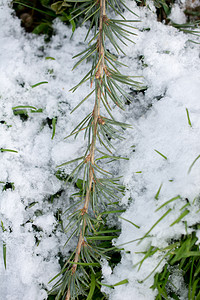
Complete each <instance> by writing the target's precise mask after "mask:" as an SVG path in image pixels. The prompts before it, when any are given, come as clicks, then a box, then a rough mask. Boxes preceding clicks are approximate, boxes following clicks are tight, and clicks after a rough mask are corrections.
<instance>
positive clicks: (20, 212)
mask: <svg viewBox="0 0 200 300" xmlns="http://www.w3.org/2000/svg"><path fill="white" fill-rule="evenodd" d="M9 2H10V1H8V0H0V28H1V29H0V101H1V111H0V121H5V122H6V123H5V124H3V123H2V124H0V148H3V149H11V150H16V151H18V153H13V152H0V156H1V159H0V170H1V174H0V182H2V183H0V187H1V189H0V190H1V191H0V194H1V195H0V199H1V200H0V221H2V223H3V226H4V228H5V229H6V231H4V232H3V230H0V240H1V244H0V290H1V296H0V298H1V299H2V300H10V299H13V300H21V299H22V300H44V299H47V291H48V290H49V289H50V287H51V286H50V285H49V284H48V282H49V280H50V279H51V278H52V277H53V276H55V275H56V274H57V273H58V272H59V270H60V265H59V257H58V253H59V252H62V253H63V254H67V252H68V251H69V250H70V246H68V247H66V248H65V249H63V245H64V244H65V242H66V239H67V237H66V236H65V234H64V233H63V232H62V228H61V226H60V225H59V224H58V222H57V219H56V214H57V213H58V209H59V208H61V207H62V208H63V211H64V210H65V209H66V208H67V206H68V204H69V195H70V190H69V191H68V187H67V186H66V185H64V184H62V183H61V181H59V180H58V179H57V178H56V176H55V172H56V171H57V168H56V166H57V165H59V164H62V163H64V162H65V161H68V160H72V159H74V158H76V157H78V156H81V153H82V150H83V149H85V142H84V141H83V140H82V139H80V140H74V139H73V138H70V139H66V140H64V138H65V137H66V136H67V135H68V134H69V133H70V131H71V130H72V129H73V128H74V127H75V126H76V125H77V123H78V122H79V119H80V120H81V117H82V116H83V115H86V114H88V113H89V112H90V111H89V105H88V102H87V103H84V105H83V106H82V108H81V109H80V110H77V111H75V112H74V113H73V114H70V112H71V110H72V108H73V107H75V106H76V105H77V104H78V103H79V102H80V101H81V100H82V99H83V97H84V96H85V95H87V94H88V86H87V85H83V86H82V87H81V89H79V90H77V91H76V92H75V94H72V93H71V92H69V90H70V88H72V87H73V86H74V85H76V84H77V83H78V82H79V81H80V79H82V77H83V75H84V74H85V73H86V72H87V70H88V69H89V68H90V66H89V63H88V64H87V63H83V64H82V65H80V66H79V67H78V68H77V69H75V70H74V71H71V70H72V68H73V65H74V63H75V60H73V59H72V57H73V55H75V54H77V53H78V52H80V51H82V50H83V49H85V44H84V42H83V37H84V36H85V33H86V28H85V27H82V28H78V29H77V30H76V31H75V34H74V36H73V38H71V39H70V37H71V28H69V27H67V26H65V25H63V24H62V23H61V22H59V21H55V23H54V28H55V30H56V35H54V36H53V37H52V40H51V41H50V42H49V43H48V44H45V42H44V39H43V37H41V36H34V35H31V34H25V32H24V30H23V29H22V28H21V27H20V21H19V20H18V19H17V18H16V17H13V11H12V9H11V8H10V7H9V5H8V4H9ZM127 3H128V4H127V5H128V6H129V7H130V8H131V9H133V10H134V12H135V13H137V14H138V15H139V16H140V19H141V22H140V23H137V25H136V27H138V30H137V31H136V32H137V36H136V37H133V39H134V41H135V44H131V43H130V44H129V45H128V47H125V46H123V47H124V51H125V52H126V53H127V56H126V57H121V61H122V62H123V63H125V64H128V65H129V68H128V69H126V68H123V70H122V71H123V72H125V73H128V74H130V75H134V76H143V78H140V79H139V80H140V81H141V82H142V83H143V85H144V86H147V90H146V92H145V93H144V94H142V93H139V94H138V95H136V96H135V100H134V101H133V103H131V104H130V105H129V106H127V107H126V111H125V112H119V111H118V110H116V109H115V115H116V117H118V118H119V119H120V120H121V121H125V122H127V123H129V124H131V125H132V126H133V129H132V130H127V131H126V132H125V137H126V140H125V141H122V142H120V146H119V144H117V146H118V148H119V151H118V150H117V151H118V152H119V153H120V154H121V155H126V156H127V157H129V161H127V162H126V161H125V162H124V161H123V162H122V163H121V164H120V166H117V165H116V166H114V168H115V171H118V173H119V174H120V175H123V176H124V179H123V180H124V184H125V185H126V187H127V194H126V195H125V197H124V198H123V199H122V203H124V204H126V205H127V211H126V212H125V213H124V214H123V215H122V216H123V217H124V218H126V219H128V220H130V221H132V222H133V223H135V224H137V225H138V226H140V229H138V228H136V227H134V226H133V225H131V224H130V223H128V222H126V221H123V220H121V226H122V233H121V235H120V237H119V239H118V240H117V241H116V244H117V245H120V244H123V243H128V242H130V241H132V240H136V239H138V238H141V237H142V236H144V235H145V234H146V232H148V231H149V230H150V228H151V227H152V226H153V225H154V224H155V222H156V221H157V220H159V219H160V218H161V217H162V216H163V215H164V213H166V212H167V211H168V209H171V211H170V212H169V213H168V215H167V216H166V217H165V218H163V219H162V220H161V221H160V222H159V224H158V225H157V226H155V227H154V228H153V229H152V231H151V237H149V238H146V239H144V240H143V241H142V242H141V243H138V242H132V243H128V244H126V245H124V249H125V251H124V252H123V255H122V261H121V263H120V264H119V265H118V266H117V267H115V269H114V270H113V272H112V271H111V269H110V267H109V266H108V264H107V262H105V261H103V262H102V266H103V268H102V270H103V276H104V283H106V284H115V283H116V282H119V281H121V280H124V279H128V281H129V283H127V284H126V285H119V286H116V287H115V288H114V289H109V288H105V287H104V288H103V290H105V291H106V293H107V294H108V295H109V299H110V300H113V299H115V300H118V299H120V300H121V299H127V300H133V299H137V300H147V299H148V300H153V299H155V295H156V291H153V290H152V289H150V288H149V287H150V286H151V285H152V284H153V276H150V277H149V278H148V279H147V280H146V281H144V282H143V283H139V280H143V279H144V278H145V277H146V276H147V275H149V273H150V272H151V271H152V270H153V269H154V268H155V266H156V265H157V264H158V262H159V261H160V259H161V258H162V254H155V255H154V256H153V257H151V258H150V259H147V260H146V261H145V262H144V263H143V265H142V267H141V269H140V270H139V271H138V268H137V267H135V264H137V263H138V262H139V261H140V259H142V257H143V255H142V254H136V252H139V251H145V250H147V248H148V247H149V246H150V245H153V246H155V247H160V248H164V247H166V246H167V245H168V243H169V241H170V239H172V238H179V237H180V236H181V234H185V224H184V223H183V222H179V223H177V224H175V225H174V226H170V224H172V223H173V222H174V221H175V220H176V219H177V218H178V217H179V215H180V213H181V211H180V209H181V208H182V206H183V205H184V204H186V200H185V199H186V198H187V199H188V201H189V203H190V206H189V207H188V209H189V210H190V213H189V214H188V215H187V216H186V217H184V219H183V220H184V221H187V224H188V226H190V225H192V224H195V223H197V222H199V214H197V213H196V211H197V210H198V209H199V203H198V199H197V200H196V201H194V199H195V198H196V197H198V196H199V193H200V188H199V180H200V176H199V168H200V160H197V161H196V163H195V164H194V166H193V167H192V169H191V171H190V172H189V173H188V170H189V168H190V166H191V164H192V162H193V161H194V160H195V158H196V157H198V155H199V154H200V139H199V136H200V118H199V115H200V101H199V100H200V99H199V95H200V64H199V45H198V44H194V43H192V42H189V41H188V40H191V39H193V40H196V41H198V37H195V36H194V37H193V36H188V35H185V34H183V33H182V32H179V31H177V30H176V29H175V28H172V27H170V26H166V25H164V24H162V23H159V22H157V20H156V13H155V9H154V7H153V4H152V2H151V1H149V7H151V10H150V9H147V8H145V7H140V8H139V7H137V6H136V5H135V3H134V2H133V1H127ZM125 16H126V17H127V19H135V18H136V17H135V16H133V15H131V14H130V13H129V12H125ZM171 20H172V21H174V22H181V23H183V22H184V21H185V19H184V15H183V13H182V9H181V8H180V5H179V4H178V3H177V4H175V5H174V7H173V9H172V13H171ZM144 29H148V30H144ZM41 46H42V47H43V48H44V50H42V48H41ZM49 56H50V57H54V58H55V60H46V59H45V57H49ZM50 70H51V71H50ZM42 81H48V84H42V85H40V86H37V87H35V88H31V85H34V84H36V83H38V82H42ZM89 101H90V100H89ZM18 105H30V106H34V107H36V108H37V109H40V108H42V109H43V112H42V113H33V112H31V110H30V109H27V112H28V115H29V117H28V119H27V120H26V121H22V120H21V119H20V117H19V116H15V115H14V114H13V110H12V107H14V106H18ZM186 109H188V112H189V116H190V120H191V124H192V127H191V126H190V125H189V124H188V118H187V113H186ZM54 117H57V124H56V134H55V137H54V139H52V128H50V127H49V126H48V123H47V118H49V119H52V118H54ZM133 145H134V146H135V147H134V148H133V147H132V146H133ZM133 149H134V152H133ZM155 150H157V151H159V152H161V153H162V154H163V155H165V156H166V157H167V159H164V158H163V157H162V156H161V155H159V154H158V153H157V152H156V151H155ZM66 170H67V171H68V169H67V168H66ZM127 170H128V171H127ZM6 182H9V183H14V187H15V189H14V190H11V189H7V190H4V191H3V190H2V189H3V186H4V185H5V184H6ZM161 184H162V187H161V191H160V194H159V198H158V200H156V199H155V195H156V193H157V191H158V188H159V187H160V185H161ZM61 190H64V191H63V193H62V195H61V197H59V198H55V199H54V200H53V202H51V200H50V198H49V197H50V196H51V195H54V194H56V193H57V192H60V191H61ZM178 195H180V199H177V200H175V201H173V202H171V203H170V204H168V205H167V206H164V207H163V208H162V209H160V210H158V211H156V209H157V208H159V207H160V206H161V205H162V204H164V203H165V202H166V201H168V200H169V199H171V198H173V197H176V196H178ZM190 231H191V229H189V228H188V232H190ZM197 237H198V238H200V233H199V231H198V232H197ZM3 241H4V242H5V243H6V248H7V268H6V270H5V268H4V263H3V252H2V250H1V249H2V242H3ZM71 246H73V242H72V243H71ZM126 251H129V253H127V252H126ZM164 263H165V261H163V262H162V263H161V264H160V266H159V268H158V269H157V271H159V270H161V269H162V267H163V265H164ZM175 275H176V276H174V278H173V280H174V282H180V285H181V284H182V282H181V279H180V280H179V278H181V276H180V274H178V273H176V274H175ZM181 290H182V297H184V295H185V290H184V287H182V288H181ZM183 299H184V298H183Z"/></svg>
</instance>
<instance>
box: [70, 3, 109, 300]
mask: <svg viewBox="0 0 200 300" xmlns="http://www.w3.org/2000/svg"><path fill="white" fill-rule="evenodd" d="M99 5H100V18H99V36H98V52H99V61H98V63H97V66H98V71H97V72H98V75H99V77H98V79H97V86H96V88H97V97H96V99H95V105H94V110H93V137H92V142H91V146H90V153H89V155H88V156H87V158H88V159H89V161H90V169H89V185H88V187H87V190H86V196H85V202H84V206H83V209H82V215H83V216H84V214H85V213H87V212H88V207H89V203H90V194H91V190H92V183H93V182H95V180H94V169H93V165H94V157H95V148H96V136H97V127H98V121H99V118H101V117H100V102H101V87H100V85H101V84H102V83H101V79H102V78H103V75H104V71H105V64H104V46H103V20H104V19H105V17H106V6H105V0H100V4H99ZM85 228H86V220H85V219H84V221H83V225H82V229H81V231H80V235H79V239H78V244H77V248H76V253H75V257H74V264H73V265H72V276H73V275H74V273H75V272H76V269H77V266H78V265H77V262H78V260H79V256H80V252H81V248H82V246H83V244H84V234H85ZM70 297H71V291H70V286H69V287H68V291H67V295H66V298H65V300H70Z"/></svg>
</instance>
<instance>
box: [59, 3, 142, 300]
mask: <svg viewBox="0 0 200 300" xmlns="http://www.w3.org/2000/svg"><path fill="white" fill-rule="evenodd" d="M64 2H66V1H64ZM68 2H74V0H70V1H68ZM76 3H77V7H76V8H75V10H74V12H72V15H73V18H76V17H77V16H79V15H81V14H83V15H84V18H83V22H86V21H87V20H90V27H89V29H88V32H87V35H86V38H87V37H88V36H89V33H90V31H91V30H93V34H94V36H93V38H92V39H91V40H90V41H89V43H88V47H87V49H85V50H84V51H82V52H81V53H79V54H77V55H75V56H74V58H79V60H78V61H77V62H76V64H75V66H74V68H76V67H77V66H79V64H81V63H82V62H83V61H84V60H86V59H88V58H90V59H92V67H91V69H90V70H89V72H88V73H87V74H86V75H85V76H84V77H83V79H82V80H81V81H80V82H79V83H78V84H77V85H76V86H75V87H74V88H72V92H74V91H75V90H76V89H77V88H78V87H80V86H81V85H82V84H83V83H85V82H87V81H89V82H90V85H91V88H93V89H92V91H91V92H90V93H88V95H87V96H86V97H85V98H84V99H83V100H82V101H81V102H80V103H79V104H78V105H77V106H76V107H75V108H74V109H73V110H72V112H73V111H74V110H76V109H78V108H79V107H80V105H82V104H83V103H84V102H85V101H87V100H88V99H89V98H91V96H92V97H94V107H93V109H92V111H91V112H90V113H89V114H88V115H87V116H86V117H84V118H83V120H82V121H81V122H80V123H79V124H78V125H77V126H76V127H75V128H74V130H73V131H72V132H71V133H70V135H69V136H67V137H66V138H68V137H70V136H75V137H77V135H79V134H80V133H81V132H83V133H84V138H85V139H87V148H86V150H85V153H83V155H82V156H81V157H78V158H75V159H73V160H71V161H68V162H65V163H63V164H62V165H60V166H58V167H63V166H65V165H68V164H74V163H75V164H76V166H75V167H74V169H73V171H72V172H71V173H70V174H69V175H68V177H67V181H69V182H71V184H73V183H76V182H77V180H78V179H79V178H80V176H81V174H82V180H81V194H80V195H79V196H80V198H81V200H80V199H79V200H78V201H77V203H76V204H75V205H73V207H70V208H69V209H67V211H66V212H65V214H68V216H67V222H68V223H67V226H66V227H65V232H66V233H67V234H68V235H69V237H68V240H67V242H66V243H68V242H69V241H70V240H71V239H72V238H74V237H76V238H77V247H76V249H75V250H74V252H73V253H72V255H71V256H70V257H69V258H68V260H67V261H66V263H65V264H64V266H63V268H62V270H61V272H60V273H59V274H58V275H57V276H56V277H55V278H53V280H55V279H56V278H59V279H58V281H57V283H56V284H55V285H54V287H53V290H56V291H57V296H56V300H59V299H63V300H64V299H65V300H69V299H76V298H77V297H78V295H80V294H82V295H86V291H87V290H89V288H90V282H93V284H94V274H95V270H96V269H95V268H97V267H99V266H100V259H101V258H103V257H104V258H105V259H108V257H107V256H106V255H105V253H106V249H105V244H104V243H103V241H112V239H113V238H116V237H117V235H113V234H114V233H115V232H117V231H118V230H108V229H105V223H106V218H107V216H108V215H110V214H113V213H118V214H119V213H122V212H124V210H122V209H119V207H118V203H119V201H120V198H121V197H122V196H123V194H124V187H123V185H122V184H121V183H120V180H121V178H120V177H116V178H115V177H114V176H113V174H112V173H110V172H109V170H106V169H105V168H104V167H103V164H105V163H104V162H105V161H106V163H110V162H112V161H118V160H120V159H127V158H124V157H121V156H115V155H113V153H112V151H113V149H114V145H113V140H114V139H118V140H121V139H123V131H124V130H125V129H126V128H129V127H130V125H128V124H125V123H121V122H119V121H116V120H115V118H114V117H113V115H112V113H111V105H113V104H114V105H116V106H118V107H119V108H120V109H124V101H126V100H129V101H130V96H129V94H128V92H126V90H125V88H124V86H125V85H128V86H132V87H134V88H137V87H138V85H139V82H138V81H136V80H135V79H134V77H130V76H127V75H124V74H122V73H121V72H120V71H119V70H118V66H120V65H121V63H120V62H119V61H118V60H117V55H116V54H119V53H120V52H121V53H122V54H125V53H124V51H123V49H122V48H121V44H126V41H131V42H132V39H131V36H132V35H135V34H134V33H133V32H132V31H131V30H132V29H135V28H134V27H133V26H132V25H130V22H135V21H127V20H125V18H124V17H123V14H122V12H123V7H126V5H125V3H124V1H123V0H120V1H116V0H109V1H105V0H97V1H93V0H79V1H76ZM110 8H111V9H112V10H114V12H115V13H116V14H117V15H118V16H119V17H121V19H109V18H108V16H107V11H108V10H109V9H110ZM107 42H110V44H111V45H112V46H113V47H114V49H115V50H116V54H114V53H111V52H110V51H109V50H107V47H106V46H105V44H106V45H107ZM93 86H94V87H93ZM102 105H103V107H104V111H106V112H107V115H102V113H101V111H100V110H101V106H102ZM109 205H111V210H109V207H110V206H109ZM116 207H117V208H116ZM90 274H92V275H91V276H90ZM124 282H127V281H126V280H125V281H124ZM96 284H97V283H96ZM120 284H122V283H120ZM93 290H94V288H93ZM90 294H91V289H90Z"/></svg>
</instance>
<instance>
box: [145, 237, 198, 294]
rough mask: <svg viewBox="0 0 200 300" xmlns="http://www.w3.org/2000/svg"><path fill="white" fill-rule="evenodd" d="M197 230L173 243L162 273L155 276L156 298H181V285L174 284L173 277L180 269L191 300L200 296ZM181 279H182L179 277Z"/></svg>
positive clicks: (180, 275)
mask: <svg viewBox="0 0 200 300" xmlns="http://www.w3.org/2000/svg"><path fill="white" fill-rule="evenodd" d="M197 240H198V239H197V237H196V235H195V232H193V233H192V234H190V235H185V236H183V237H182V238H181V240H180V241H177V242H176V243H174V244H172V247H171V250H170V252H169V254H168V258H167V263H166V264H165V266H164V268H163V270H162V271H161V272H160V273H156V274H155V276H154V284H153V285H152V286H151V288H152V289H156V290H157V292H158V294H157V296H156V300H162V299H166V300H167V299H175V300H177V299H178V300H179V299H181V298H180V294H179V293H180V287H176V286H175V285H174V284H173V277H174V276H175V275H174V274H176V273H177V272H176V270H178V271H179V272H178V274H179V277H182V279H183V282H184V284H185V287H187V289H188V295H187V296H188V298H187V299H189V300H198V299H199V297H200V251H199V250H200V249H199V245H197V244H196V242H197ZM179 281H180V279H179Z"/></svg>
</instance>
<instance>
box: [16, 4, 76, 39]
mask: <svg viewBox="0 0 200 300" xmlns="http://www.w3.org/2000/svg"><path fill="white" fill-rule="evenodd" d="M12 3H13V8H14V9H15V11H16V15H17V16H18V17H19V18H20V19H21V20H22V26H23V27H24V28H25V30H26V31H27V32H33V33H35V34H45V35H46V36H47V38H46V41H48V39H49V37H51V36H52V34H53V28H52V22H53V20H54V19H55V18H60V19H61V20H62V22H65V23H66V24H71V26H72V32H74V30H75V28H76V22H75V21H74V20H71V18H72V17H71V11H72V10H73V6H74V4H72V5H71V4H70V5H69V4H67V3H66V2H63V1H58V2H56V3H55V1H54V0H35V1H31V0H19V1H17V0H16V1H15V0H13V2H12Z"/></svg>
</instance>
